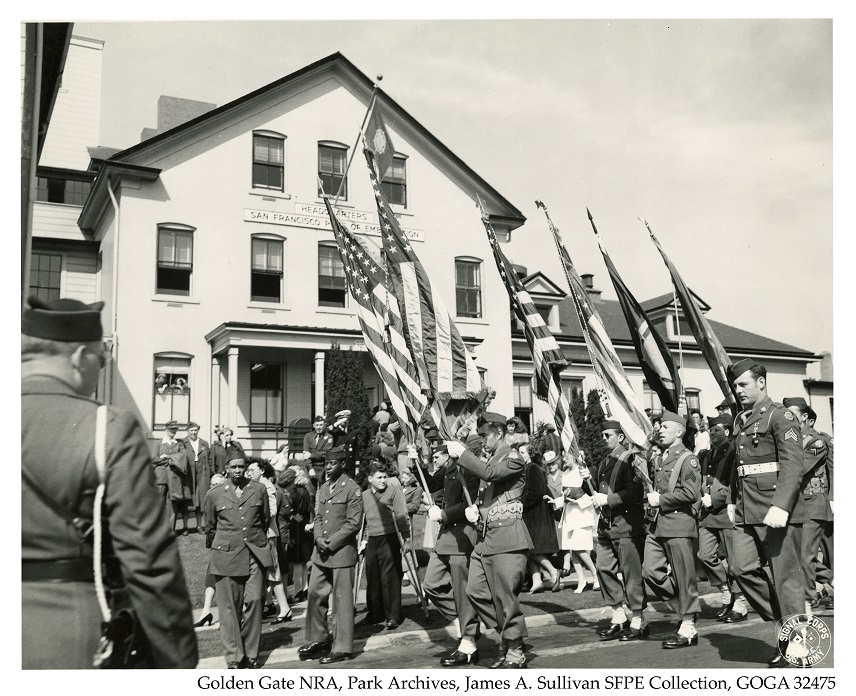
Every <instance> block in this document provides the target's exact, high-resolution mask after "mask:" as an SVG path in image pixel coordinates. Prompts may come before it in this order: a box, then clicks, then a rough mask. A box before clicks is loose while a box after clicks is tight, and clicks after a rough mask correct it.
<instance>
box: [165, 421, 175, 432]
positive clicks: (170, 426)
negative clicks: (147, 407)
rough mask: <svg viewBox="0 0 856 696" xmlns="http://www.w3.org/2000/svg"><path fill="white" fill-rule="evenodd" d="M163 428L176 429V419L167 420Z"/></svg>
mask: <svg viewBox="0 0 856 696" xmlns="http://www.w3.org/2000/svg"><path fill="white" fill-rule="evenodd" d="M163 429H164V430H178V421H174V420H171V421H167V424H166V425H165V426H163Z"/></svg>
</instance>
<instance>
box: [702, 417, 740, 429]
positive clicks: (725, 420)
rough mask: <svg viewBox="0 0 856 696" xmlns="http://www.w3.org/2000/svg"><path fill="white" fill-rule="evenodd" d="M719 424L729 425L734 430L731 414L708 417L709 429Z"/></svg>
mask: <svg viewBox="0 0 856 696" xmlns="http://www.w3.org/2000/svg"><path fill="white" fill-rule="evenodd" d="M717 425H722V426H728V428H729V429H730V430H734V422H733V421H732V420H731V417H730V416H714V417H712V418H708V419H707V427H708V429H711V428H713V427H714V426H717Z"/></svg>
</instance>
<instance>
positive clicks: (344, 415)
mask: <svg viewBox="0 0 856 696" xmlns="http://www.w3.org/2000/svg"><path fill="white" fill-rule="evenodd" d="M350 417H351V412H350V411H349V410H348V409H347V408H343V409H342V410H341V411H338V412H337V413H336V418H337V419H339V418H350Z"/></svg>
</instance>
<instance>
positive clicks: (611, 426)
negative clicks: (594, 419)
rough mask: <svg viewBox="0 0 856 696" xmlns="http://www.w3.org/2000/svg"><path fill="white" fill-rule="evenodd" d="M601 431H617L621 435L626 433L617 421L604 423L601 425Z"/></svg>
mask: <svg viewBox="0 0 856 696" xmlns="http://www.w3.org/2000/svg"><path fill="white" fill-rule="evenodd" d="M600 430H601V432H603V431H604V430H617V431H618V432H620V433H623V432H624V431H623V430H622V429H621V423H619V422H618V421H617V420H605V421H604V422H603V423H601V425H600Z"/></svg>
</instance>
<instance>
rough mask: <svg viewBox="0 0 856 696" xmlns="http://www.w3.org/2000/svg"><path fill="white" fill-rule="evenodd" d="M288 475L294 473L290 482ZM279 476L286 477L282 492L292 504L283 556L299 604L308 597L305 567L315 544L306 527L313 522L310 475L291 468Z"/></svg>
mask: <svg viewBox="0 0 856 696" xmlns="http://www.w3.org/2000/svg"><path fill="white" fill-rule="evenodd" d="M288 472H292V473H293V474H294V478H293V479H292V478H291V476H290V475H288ZM280 476H285V477H286V478H285V485H283V484H282V483H280V485H282V486H283V488H284V490H285V491H286V493H287V494H288V496H289V498H290V502H291V517H290V518H289V525H288V547H287V549H286V555H287V556H288V562H289V563H290V564H291V575H292V578H293V580H294V597H293V598H292V601H293V602H302V601H303V600H305V599H306V597H307V594H308V593H307V590H308V588H309V573H308V571H307V566H306V564H307V563H309V561H310V560H311V558H312V549H313V547H314V544H315V541H314V538H313V535H312V531H311V530H307V529H306V525H308V524H311V523H312V521H313V519H314V507H315V504H314V502H313V500H312V496H311V495H310V494H309V490H308V489H307V485H308V484H309V483H310V482H309V476H308V475H307V474H306V472H305V471H304V470H303V469H302V468H300V467H295V466H291V467H289V468H288V469H286V470H285V471H283V472H282V473H281V474H280Z"/></svg>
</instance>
